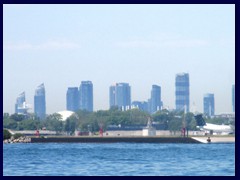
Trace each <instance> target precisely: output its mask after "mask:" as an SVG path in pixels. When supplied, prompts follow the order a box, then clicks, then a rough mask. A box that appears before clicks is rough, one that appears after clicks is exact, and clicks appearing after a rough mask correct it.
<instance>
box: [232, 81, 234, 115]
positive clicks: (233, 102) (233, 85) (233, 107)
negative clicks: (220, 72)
mask: <svg viewBox="0 0 240 180" xmlns="http://www.w3.org/2000/svg"><path fill="white" fill-rule="evenodd" d="M232 110H233V112H235V84H234V85H232Z"/></svg>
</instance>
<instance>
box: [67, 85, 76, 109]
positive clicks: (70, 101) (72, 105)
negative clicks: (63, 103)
mask: <svg viewBox="0 0 240 180" xmlns="http://www.w3.org/2000/svg"><path fill="white" fill-rule="evenodd" d="M66 99H67V110H69V111H76V110H78V109H79V105H78V104H79V92H78V88H77V87H69V88H68V90H67V98H66Z"/></svg>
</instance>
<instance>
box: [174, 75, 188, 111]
mask: <svg viewBox="0 0 240 180" xmlns="http://www.w3.org/2000/svg"><path fill="white" fill-rule="evenodd" d="M175 87H176V91H175V96H176V100H175V105H176V110H177V111H184V108H185V106H186V111H187V112H189V100H190V98H189V94H190V92H189V74H188V73H179V74H177V75H176V81H175Z"/></svg>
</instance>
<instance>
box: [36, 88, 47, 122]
mask: <svg viewBox="0 0 240 180" xmlns="http://www.w3.org/2000/svg"><path fill="white" fill-rule="evenodd" d="M34 113H35V114H36V116H37V117H39V119H44V118H45V116H46V100H45V87H44V84H43V83H42V84H40V85H39V86H38V87H37V89H36V90H35V95H34Z"/></svg>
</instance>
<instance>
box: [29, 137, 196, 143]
mask: <svg viewBox="0 0 240 180" xmlns="http://www.w3.org/2000/svg"><path fill="white" fill-rule="evenodd" d="M57 142H58V143H200V142H199V141H197V140H195V139H192V138H183V137H87V136H85V137H47V138H41V137H40V138H38V137H32V138H31V143H57Z"/></svg>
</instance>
